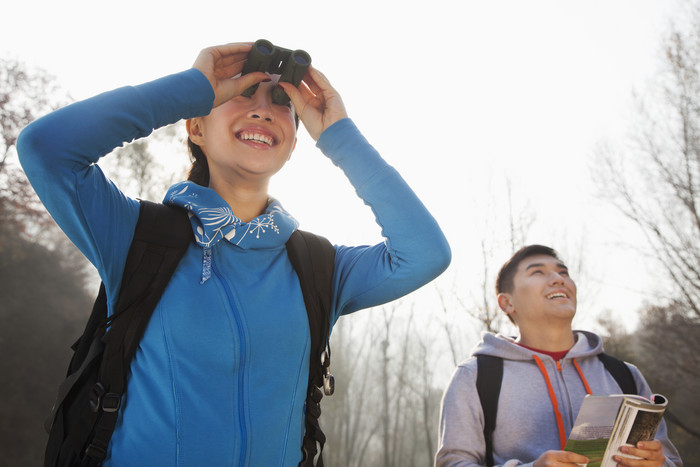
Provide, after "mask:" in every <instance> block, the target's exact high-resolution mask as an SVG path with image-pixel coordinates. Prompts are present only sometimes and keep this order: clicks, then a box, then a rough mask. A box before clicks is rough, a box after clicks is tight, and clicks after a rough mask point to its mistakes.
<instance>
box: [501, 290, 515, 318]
mask: <svg viewBox="0 0 700 467" xmlns="http://www.w3.org/2000/svg"><path fill="white" fill-rule="evenodd" d="M496 299H497V300H498V306H499V308H500V309H501V310H503V311H504V312H505V313H506V314H507V315H509V314H511V313H512V312H513V311H515V308H514V307H513V301H512V299H511V296H510V294H507V293H499V294H498V297H496Z"/></svg>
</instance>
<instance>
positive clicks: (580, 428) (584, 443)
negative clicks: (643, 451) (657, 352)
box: [564, 394, 668, 467]
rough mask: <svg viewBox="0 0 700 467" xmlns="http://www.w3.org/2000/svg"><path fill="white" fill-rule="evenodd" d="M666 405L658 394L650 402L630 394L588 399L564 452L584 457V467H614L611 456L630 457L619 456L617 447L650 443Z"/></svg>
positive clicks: (584, 403) (662, 397) (585, 400)
mask: <svg viewBox="0 0 700 467" xmlns="http://www.w3.org/2000/svg"><path fill="white" fill-rule="evenodd" d="M667 404H668V401H667V400H666V398H665V397H664V396H661V395H659V394H654V395H653V396H652V399H651V400H649V399H647V398H645V397H642V396H636V395H630V394H614V395H610V396H592V395H588V396H586V397H585V398H584V399H583V404H581V410H579V413H578V416H577V417H576V422H575V423H574V427H573V428H572V430H571V434H570V435H569V440H568V441H567V443H566V446H565V447H564V449H565V450H566V451H573V452H577V453H579V454H583V455H584V456H586V457H588V459H590V462H589V463H588V464H587V465H588V467H614V466H615V465H617V464H616V462H615V461H614V460H613V458H612V456H613V455H616V454H617V455H620V456H624V457H633V456H630V455H626V454H622V453H621V452H620V446H623V445H631V446H634V445H636V444H637V442H639V441H647V440H651V439H654V436H655V435H656V430H657V428H658V427H659V423H661V417H662V416H663V413H664V411H665V410H666V405H667Z"/></svg>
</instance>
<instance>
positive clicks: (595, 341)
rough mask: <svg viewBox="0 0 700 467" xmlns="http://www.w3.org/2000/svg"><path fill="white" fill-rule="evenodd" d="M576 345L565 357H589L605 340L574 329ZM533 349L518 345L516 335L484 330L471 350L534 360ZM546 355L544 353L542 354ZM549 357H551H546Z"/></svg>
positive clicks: (594, 353) (510, 358)
mask: <svg viewBox="0 0 700 467" xmlns="http://www.w3.org/2000/svg"><path fill="white" fill-rule="evenodd" d="M574 339H575V343H574V346H573V347H572V348H571V350H569V353H567V354H566V357H564V358H565V359H571V358H581V357H588V356H591V355H597V354H599V353H601V352H602V351H603V341H602V340H601V338H600V337H599V336H597V335H596V334H594V333H592V332H589V331H574ZM532 354H533V351H532V350H530V349H527V348H525V347H522V346H520V345H518V344H517V343H516V342H515V338H514V337H509V336H504V335H502V334H493V333H490V332H484V333H482V334H481V342H479V343H478V344H477V345H476V346H475V347H474V348H473V349H472V352H471V355H472V356H476V355H493V356H495V357H500V358H502V359H504V360H515V361H532ZM541 355H542V356H543V357H544V354H541ZM546 358H549V357H546Z"/></svg>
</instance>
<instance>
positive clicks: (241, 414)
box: [211, 257, 248, 465]
mask: <svg viewBox="0 0 700 467" xmlns="http://www.w3.org/2000/svg"><path fill="white" fill-rule="evenodd" d="M211 270H212V272H213V273H214V276H216V279H217V280H218V281H219V283H220V284H221V285H222V286H223V288H224V291H225V292H226V300H227V301H228V303H229V305H230V306H231V312H232V313H233V317H234V319H235V321H236V326H237V328H238V336H239V338H240V367H241V368H240V371H239V372H238V427H239V429H240V433H241V453H240V457H239V459H238V464H237V465H245V458H246V446H247V444H248V440H247V438H248V436H247V433H246V429H245V404H244V403H243V373H244V372H243V369H244V367H245V359H246V352H245V346H246V340H245V335H244V333H243V323H242V322H241V317H240V316H239V315H238V313H236V310H235V307H234V304H233V294H232V293H231V290H230V289H229V287H228V284H227V283H226V281H225V280H224V279H223V278H222V277H221V274H220V273H219V270H218V268H217V267H216V263H215V261H214V258H213V257H212V260H211Z"/></svg>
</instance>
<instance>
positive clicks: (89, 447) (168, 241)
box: [44, 201, 335, 467]
mask: <svg viewBox="0 0 700 467" xmlns="http://www.w3.org/2000/svg"><path fill="white" fill-rule="evenodd" d="M192 238H193V235H192V228H191V225H190V221H189V219H188V216H187V213H186V211H184V210H183V209H180V208H176V207H172V206H166V205H164V204H159V203H152V202H148V201H141V203H140V210H139V219H138V222H137V224H136V229H135V231H134V238H133V240H132V243H131V246H130V249H129V254H128V256H127V260H126V264H125V266H124V273H123V277H122V285H121V289H120V291H119V299H118V302H117V306H116V308H115V311H114V313H113V315H112V316H110V317H109V319H108V318H107V300H106V293H105V288H104V284H102V285H101V286H100V291H99V293H98V296H97V299H96V300H95V304H94V306H93V309H92V313H91V315H90V318H89V320H88V322H87V325H86V326H85V331H84V332H83V335H82V336H81V337H80V339H78V341H77V342H76V343H75V344H73V346H72V348H73V350H74V352H75V353H74V354H73V358H72V359H71V362H70V365H69V367H68V372H67V377H66V379H65V380H64V382H63V383H62V384H61V386H60V387H59V390H58V397H57V399H56V403H55V404H54V408H53V410H52V412H51V414H50V415H49V417H48V419H47V420H46V422H45V425H44V426H45V428H46V430H47V431H48V432H49V440H48V443H47V446H46V453H45V459H44V466H45V467H69V466H70V467H76V466H82V467H92V466H99V465H101V464H102V461H103V460H104V458H105V456H106V454H107V446H108V445H109V441H110V438H111V436H112V432H113V431H114V427H115V424H116V422H117V418H118V411H119V406H120V403H121V396H122V395H123V394H124V393H125V391H126V375H127V373H128V368H129V365H130V363H131V359H132V358H133V356H134V354H135V352H136V349H137V347H138V345H139V341H140V340H141V338H142V337H143V333H144V331H145V329H146V325H147V324H148V321H149V319H150V317H151V315H152V313H153V310H154V308H155V306H156V304H157V303H158V301H159V300H160V297H161V296H162V294H163V291H164V290H165V287H166V286H167V284H168V282H169V281H170V277H171V276H172V274H173V272H174V271H175V268H176V267H177V265H178V263H179V262H180V259H181V258H182V256H183V255H184V253H185V251H186V250H187V247H188V246H189V244H190V242H191V241H192ZM286 247H287V254H288V256H289V259H290V261H291V263H292V266H293V267H294V270H295V271H296V272H297V275H298V276H299V282H300V284H301V289H302V293H303V296H304V304H305V305H306V309H307V314H308V319H309V330H310V332H311V356H310V366H309V384H308V392H307V401H306V421H305V425H306V433H305V435H304V442H303V446H302V447H301V449H302V452H303V457H304V458H303V460H302V462H301V463H300V466H313V465H314V464H313V462H314V458H315V457H316V454H317V452H318V459H317V465H319V466H322V465H323V459H322V455H321V454H322V451H323V445H324V443H325V436H324V434H323V432H322V431H321V429H320V427H319V423H318V418H319V416H320V414H321V409H320V400H321V398H322V397H323V394H324V392H325V394H328V395H330V394H332V392H333V386H334V384H333V378H332V375H330V372H329V365H330V347H329V345H328V334H329V329H330V300H331V279H332V276H333V267H334V258H335V249H334V248H333V245H331V243H330V242H329V241H328V240H326V239H325V238H323V237H320V236H317V235H314V234H311V233H309V232H303V231H300V230H297V231H295V232H294V233H293V234H292V236H291V237H290V239H289V241H288V242H287V244H286ZM108 329H109V330H108ZM320 387H323V388H324V389H325V390H324V391H321V389H320ZM317 443H318V445H319V446H320V449H318V448H317Z"/></svg>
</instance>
